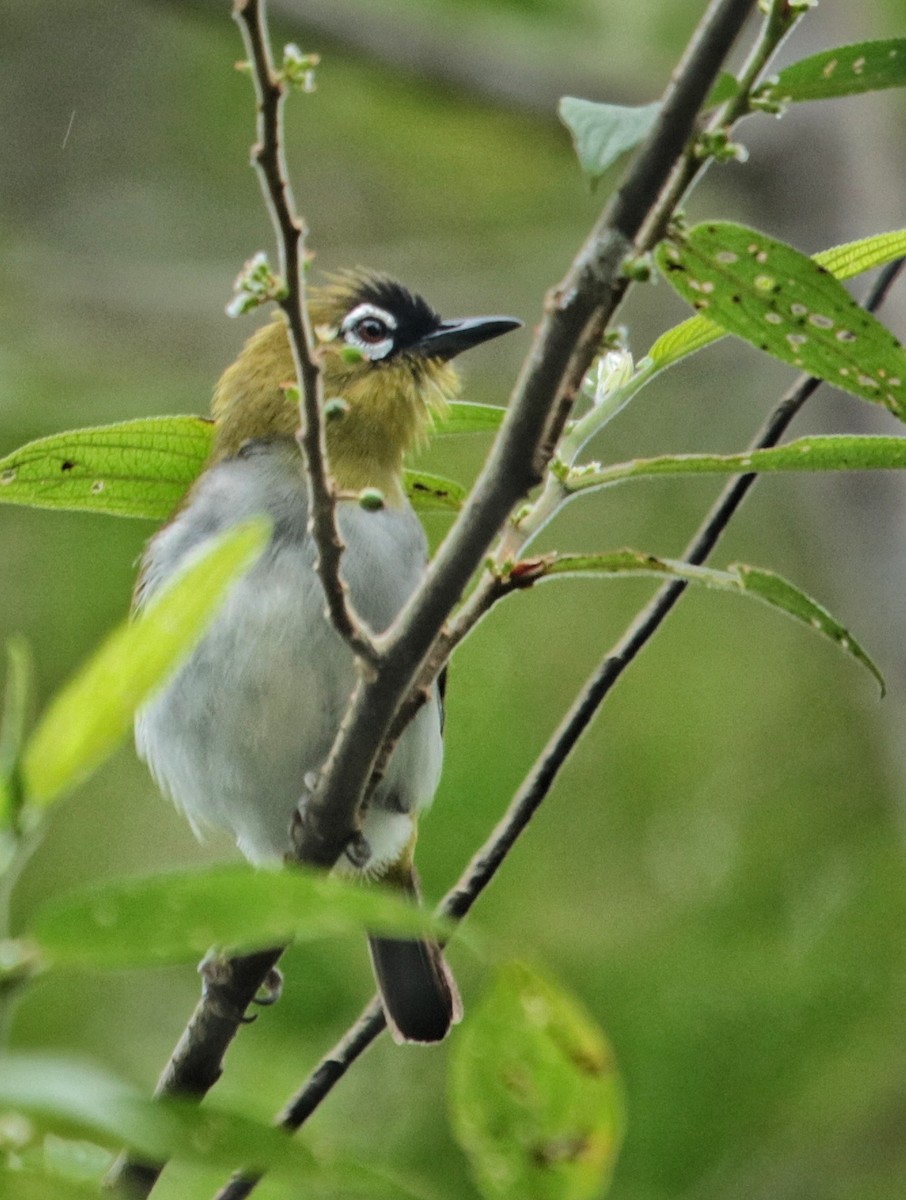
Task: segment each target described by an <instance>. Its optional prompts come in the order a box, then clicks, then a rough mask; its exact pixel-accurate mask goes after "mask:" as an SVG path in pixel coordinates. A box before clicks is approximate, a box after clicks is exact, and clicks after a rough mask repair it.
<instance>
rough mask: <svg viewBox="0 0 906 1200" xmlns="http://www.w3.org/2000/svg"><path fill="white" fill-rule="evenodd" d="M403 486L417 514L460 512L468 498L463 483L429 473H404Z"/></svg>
mask: <svg viewBox="0 0 906 1200" xmlns="http://www.w3.org/2000/svg"><path fill="white" fill-rule="evenodd" d="M403 484H404V485H405V488H406V495H407V496H408V497H409V500H410V502H411V504H412V507H413V508H414V509H415V510H416V512H438V511H440V512H459V510H460V509H461V508H462V505H463V501H464V500H465V498H466V489H465V488H464V487H463V486H462V484H461V483H457V482H456V481H455V480H453V479H445V478H444V477H443V475H430V474H429V473H428V472H427V471H408V470H406V471H403Z"/></svg>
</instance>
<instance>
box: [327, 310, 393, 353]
mask: <svg viewBox="0 0 906 1200" xmlns="http://www.w3.org/2000/svg"><path fill="white" fill-rule="evenodd" d="M368 323H371V325H372V327H373V328H374V327H375V326H382V327H383V329H384V330H386V337H380V334H379V333H378V336H377V338H375V337H373V336H372V337H368V336H367V335H366V333H365V329H366V326H367V324H368ZM395 330H396V317H394V316H393V314H392V313H389V312H387V311H386V310H385V309H383V308H378V307H377V305H376V304H359V305H357V306H356V307H355V308H354V309H353V310H352V312H351V313H348V314H347V315H346V317H345V318H344V320H343V324H342V325H341V326H340V331H341V333H342V334H343V340H344V341H345V342H346V344H347V346H354V347H355V349H356V350H359V351H360V352H361V353H362V354H364V355H365V357H366V358H370V359H371V361H372V362H379V361H380V360H381V359H382V358H386V357H387V355H388V354H389V353H390V352H391V351H392V350H393V333H394V331H395Z"/></svg>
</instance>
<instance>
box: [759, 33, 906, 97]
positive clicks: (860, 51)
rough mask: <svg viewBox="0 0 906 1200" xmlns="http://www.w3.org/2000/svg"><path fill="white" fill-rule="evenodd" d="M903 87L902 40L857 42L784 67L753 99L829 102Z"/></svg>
mask: <svg viewBox="0 0 906 1200" xmlns="http://www.w3.org/2000/svg"><path fill="white" fill-rule="evenodd" d="M892 87H906V38H890V39H888V40H885V41H877V42H859V43H857V44H856V45H853V46H838V47H837V48H836V49H835V50H822V51H821V53H820V54H813V55H811V56H810V57H809V58H803V59H801V60H800V61H799V62H795V63H791V64H790V66H788V67H784V69H783V70H782V71H781V72H780V74H779V75H778V76H777V78H776V79H769V80H768V81H767V83H766V84H765V85H764V87H762V88H759V89H758V92H757V93H756V95H755V97H754V99H755V101H756V104H757V102H758V101H759V100H762V99H764V100H767V101H770V102H771V103H773V104H792V103H798V102H799V101H802V100H830V99H832V98H833V97H835V96H854V95H857V94H859V93H860V92H877V91H880V90H881V89H882V88H892Z"/></svg>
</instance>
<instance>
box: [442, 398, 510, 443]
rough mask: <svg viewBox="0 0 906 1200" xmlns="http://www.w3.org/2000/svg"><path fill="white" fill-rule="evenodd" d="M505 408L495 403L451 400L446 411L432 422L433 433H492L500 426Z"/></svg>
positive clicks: (504, 414)
mask: <svg viewBox="0 0 906 1200" xmlns="http://www.w3.org/2000/svg"><path fill="white" fill-rule="evenodd" d="M505 416H506V409H505V408H499V407H498V406H497V405H495V404H473V403H471V402H470V401H467V400H451V401H450V402H449V403H448V404H447V409H446V412H445V413H444V415H443V416H442V417H438V418H437V419H436V420H435V422H434V433H435V434H436V435H437V436H445V435H447V434H453V433H493V432H494V431H495V430H497V429H499V428H500V425H501V423H502V421H503V418H504V417H505Z"/></svg>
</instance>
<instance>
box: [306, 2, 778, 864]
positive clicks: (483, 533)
mask: <svg viewBox="0 0 906 1200" xmlns="http://www.w3.org/2000/svg"><path fill="white" fill-rule="evenodd" d="M753 7H754V0H714V2H713V3H712V4H711V5H710V6H709V8H708V11H707V13H706V14H705V17H704V18H703V20H702V22H701V24H700V26H699V30H698V31H697V32H696V34H695V35H694V37H693V41H692V43H691V46H690V50H689V52H688V53H687V54H686V55H685V57H684V69H683V71H682V73H681V74H679V75H678V76H677V77H676V78H675V80H674V81H673V82H672V83H671V85H670V88H669V89H668V92H667V95H666V97H665V103H664V112H663V115H662V119H661V121H660V123H659V126H658V128H657V129H656V130H655V133H654V135H653V136H652V137H651V138H650V139H649V141H648V142H647V143H646V145H645V146H644V147H643V149H642V151H641V153H640V155H639V156H637V158H636V160H635V161H634V164H633V165H632V166H631V168H630V171H629V174H628V176H627V182H626V184H625V185H624V187H623V188H622V189H621V191H620V193H619V195H618V196H617V198H616V199H615V200H614V201H612V202H611V203H610V204H609V205H608V206H607V208H606V209H605V211H604V213H603V214H602V216H601V218H600V220H599V221H598V222H597V224H596V225H595V227H594V229H593V230H592V233H591V234H590V236H589V238H588V239H587V240H586V243H585V245H584V246H583V247H582V249H581V250H580V252H579V254H578V255H577V256H576V259H575V260H574V262H573V265H572V267H571V268H570V271H569V272H568V274H567V275H566V278H565V279H564V280H563V282H562V283H561V284H560V286H559V287H558V288H556V289H554V290H553V291H552V292H550V293H549V294H548V297H547V301H546V305H545V316H544V318H543V320H542V322H541V326H540V328H539V331H538V334H537V336H536V339H535V344H534V347H533V349H532V351H531V352H530V354H529V356H528V358H527V360H526V362H525V364H524V367H523V370H522V372H521V374H520V378H519V380H518V382H517V384H516V388H515V391H514V394H513V396H512V398H511V401H510V405H509V408H508V410H507V415H506V418H505V419H504V422H503V426H502V428H501V430H500V433H499V435H498V437H497V439H496V441H495V443H494V446H493V448H492V450H491V454H490V456H489V458H488V461H487V463H486V464H485V467H484V469H483V471H482V473H481V475H480V476H479V478H478V481H477V482H476V485H475V487H474V489H473V491H472V493H471V494H470V497H469V499H468V501H467V502H466V505H465V507H464V509H463V512H462V513H461V515H460V517H459V520H458V521H457V522H456V524H455V526H454V527H453V529H452V530H451V532H450V534H449V535H448V536H447V538H446V539H445V541H444V542H443V544H442V545H441V547H440V549H439V551H438V553H437V555H436V556H435V558H434V559H433V561H432V563H431V566H430V568H429V571H428V576H427V578H426V580H425V582H424V583H423V585H422V586H421V587H420V588H419V589H418V590H417V592H416V593H415V594H414V596H413V597H412V598H411V600H410V601H409V603H408V604H407V606H406V608H405V609H404V611H403V613H402V614H401V615H400V618H399V619H398V621H397V622H396V624H395V625H394V626H393V627H392V628H391V630H390V631H389V633H388V634H387V635H385V636H384V637H382V638H379V639H377V644H378V646H379V647H380V649H381V650H382V651H383V662H382V665H381V670H380V673H379V675H378V677H377V678H376V679H374V680H373V681H369V682H365V681H360V683H359V685H358V687H357V688H356V692H355V694H354V697H353V701H352V704H351V707H350V710H349V712H348V713H347V716H346V719H345V720H344V722H343V725H342V727H341V729H340V731H339V733H338V735H337V738H336V740H335V742H334V745H333V748H332V750H331V753H330V756H329V758H328V761H327V763H326V765H325V769H324V771H323V773H322V776H321V780H320V782H319V785H318V787H317V789H316V790H315V793H314V795H313V796H312V797H311V799H310V802H309V803H308V804H307V805H306V808H305V811H304V812H303V813H302V820H301V825H300V829H299V833H300V843H299V844H300V847H301V849H302V852H303V853H304V855H305V858H306V860H307V861H309V862H319V863H322V864H324V865H325V866H332V865H333V863H334V862H336V860H337V858H338V857H339V856H340V854H341V853H342V852H343V849H344V847H345V845H346V844H347V842H348V841H349V839H350V838H352V837H353V836H354V834H355V831H356V815H357V812H358V809H359V805H360V803H361V800H362V796H363V795H364V793H365V790H366V787H367V785H368V782H369V780H370V778H371V776H372V773H373V771H374V768H375V764H376V762H377V760H378V757H379V753H380V747H381V744H382V743H383V741H384V739H385V738H386V737H387V735H388V733H389V731H390V729H391V727H392V723H393V719H394V716H395V713H396V710H397V709H398V708H399V706H400V704H401V703H402V702H403V701H404V699H405V697H406V694H407V693H408V691H409V690H410V688H411V687H412V684H413V682H414V680H415V678H416V676H417V673H418V671H419V668H420V666H421V664H422V662H423V660H424V659H425V657H426V656H427V654H428V652H429V650H430V648H431V645H432V643H433V641H434V639H435V637H436V636H437V634H438V632H439V631H440V629H441V628H442V626H443V623H444V621H445V620H446V618H447V616H448V614H449V612H450V610H451V608H452V607H453V605H454V604H455V603H456V601H457V599H458V598H459V596H460V595H461V594H462V592H463V590H464V589H465V587H466V585H467V583H468V581H469V579H470V578H471V576H472V574H473V572H474V571H475V569H476V567H477V566H478V565H479V563H480V562H481V560H482V558H483V556H484V555H485V554H486V553H487V551H488V548H489V547H490V545H491V542H492V541H493V538H494V537H495V536H496V535H497V533H498V532H499V530H500V528H501V527H502V525H503V523H504V522H505V520H506V519H507V516H508V514H509V513H510V511H511V510H512V508H513V507H514V505H515V504H517V503H518V502H519V501H520V500H521V499H522V498H523V497H524V496H525V495H526V493H527V492H528V491H529V490H530V489H531V488H532V487H533V486H534V485H535V484H536V483H538V482H539V481H540V479H541V474H542V471H543V468H544V466H545V465H546V462H547V459H548V458H549V456H550V454H551V453H552V450H553V445H554V437H553V435H552V430H551V417H552V414H554V413H559V414H560V419H561V421H562V420H565V415H566V411H567V405H568V404H569V403H571V401H572V398H573V397H574V395H575V394H576V392H577V391H578V388H579V386H580V384H581V380H582V377H583V376H584V374H585V371H586V370H587V368H588V366H589V364H590V362H591V359H592V357H593V356H594V353H595V352H596V350H597V347H598V345H599V343H600V335H601V333H603V330H604V328H605V327H606V325H607V323H608V321H609V320H610V319H611V317H612V316H613V314H614V312H615V311H616V308H617V306H618V305H619V303H620V301H621V300H622V298H623V295H624V294H625V291H626V289H627V287H628V286H629V284H628V281H627V280H626V279H625V278H624V277H623V276H622V264H623V262H624V259H625V258H626V256H627V254H628V253H630V251H632V250H633V249H634V247H633V242H632V239H633V238H634V237H635V235H636V234H637V233H638V231H639V230H640V229H641V227H642V225H643V224H644V222H645V221H646V219H647V218H648V217H649V215H650V213H651V212H652V210H654V209H655V208H656V207H657V202H658V196H659V194H660V192H661V190H662V188H663V187H664V185H665V184H666V182H667V180H668V179H669V178H670V176H671V174H672V172H673V170H674V167H675V164H676V160H677V155H678V154H680V153H682V150H683V147H684V146H685V145H686V142H687V141H688V139H689V137H690V135H691V134H692V132H693V127H694V122H695V117H696V114H697V111H698V106H699V105H700V103H701V101H702V99H703V97H704V96H706V95H707V93H708V92H709V90H710V88H711V86H712V83H713V81H714V79H715V78H716V76H717V73H718V71H719V70H720V67H721V65H722V63H723V60H724V58H725V57H726V55H727V53H728V52H729V50H730V47H731V46H732V44H733V41H734V40H735V37H736V35H737V34H738V32H739V30H740V29H741V27H742V25H743V24H744V22H745V20H746V18H747V17H748V15H749V13H750V11H751V10H752V8H753ZM328 812H329V813H331V814H332V816H333V817H334V818H335V823H334V828H335V829H338V830H339V825H340V822H339V821H337V820H336V818H337V816H338V814H342V813H345V814H346V817H347V820H346V831H345V837H335V838H325V837H324V836H323V825H324V819H325V818H324V814H325V813H328Z"/></svg>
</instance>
